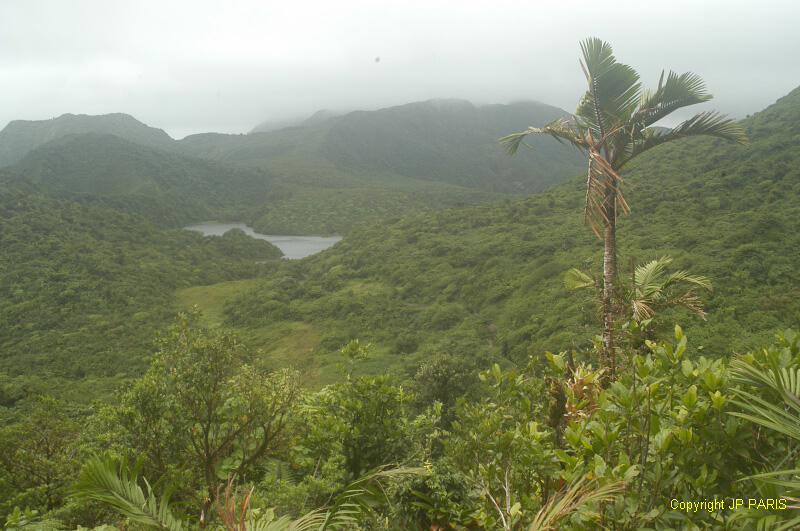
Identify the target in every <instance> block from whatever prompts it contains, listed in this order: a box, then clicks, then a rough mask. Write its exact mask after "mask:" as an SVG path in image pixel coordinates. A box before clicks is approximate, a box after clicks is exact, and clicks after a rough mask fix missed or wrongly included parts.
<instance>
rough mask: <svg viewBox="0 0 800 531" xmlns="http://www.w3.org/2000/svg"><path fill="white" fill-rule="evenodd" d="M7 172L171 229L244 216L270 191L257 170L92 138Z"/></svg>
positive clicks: (66, 139)
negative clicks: (193, 223) (199, 222)
mask: <svg viewBox="0 0 800 531" xmlns="http://www.w3.org/2000/svg"><path fill="white" fill-rule="evenodd" d="M7 171H8V172H10V173H13V174H15V175H17V176H18V177H19V178H20V179H23V180H25V181H28V182H30V183H33V184H34V185H36V186H37V188H38V189H39V190H40V191H42V192H44V193H46V194H48V195H52V196H55V197H61V198H70V199H80V200H82V201H85V202H95V203H100V204H103V205H106V206H111V207H116V208H121V209H123V210H127V211H130V212H133V213H138V214H142V215H145V216H146V217H148V218H149V219H150V220H151V221H153V222H156V223H159V224H162V225H171V226H176V225H179V224H181V223H186V222H190V221H200V220H207V219H215V218H224V217H232V218H233V219H246V218H247V214H248V212H249V211H251V210H252V209H253V208H255V207H256V206H261V205H263V204H264V203H265V202H267V201H268V198H269V194H270V190H271V188H272V182H271V181H272V180H271V179H270V176H269V175H266V174H265V173H264V172H262V171H258V170H252V169H240V168H236V167H231V166H226V165H223V164H220V163H217V162H213V161H208V160H202V159H198V158H193V157H187V156H183V155H179V154H176V153H173V152H168V151H164V150H162V149H157V148H152V147H147V146H144V145H140V144H137V143H134V142H131V141H128V140H126V139H123V138H120V137H117V136H113V135H107V134H97V133H87V134H80V135H75V134H72V135H67V136H63V137H60V138H58V139H56V140H52V141H50V142H48V143H46V144H44V145H42V146H39V147H38V148H36V149H34V150H33V151H31V152H30V153H28V154H27V155H25V157H23V159H22V160H20V161H19V162H18V163H17V164H15V165H14V166H11V167H10V168H7Z"/></svg>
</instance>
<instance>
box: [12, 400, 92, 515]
mask: <svg viewBox="0 0 800 531" xmlns="http://www.w3.org/2000/svg"><path fill="white" fill-rule="evenodd" d="M73 409H74V408H70V407H69V406H68V405H67V404H65V403H63V402H61V401H58V400H55V399H53V398H51V397H47V396H43V397H39V398H37V399H34V400H33V401H32V403H31V404H29V405H28V406H27V407H24V408H20V409H19V411H18V412H17V416H18V417H19V418H18V420H17V422H13V423H8V424H6V425H4V426H3V427H2V428H0V499H2V500H3V501H2V503H0V515H2V514H9V513H10V512H12V509H14V507H15V506H20V507H27V508H30V509H32V510H34V511H39V512H40V513H45V512H47V511H50V510H53V509H55V508H57V507H60V506H61V505H62V504H64V501H65V496H66V491H67V488H68V486H69V482H70V476H72V475H73V474H74V473H75V472H77V468H78V463H77V460H78V459H79V456H80V454H79V449H78V438H79V434H80V431H79V430H80V424H79V423H78V419H77V418H76V415H75V412H74V411H73Z"/></svg>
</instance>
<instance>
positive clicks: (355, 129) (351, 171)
mask: <svg viewBox="0 0 800 531" xmlns="http://www.w3.org/2000/svg"><path fill="white" fill-rule="evenodd" d="M566 115H567V113H566V112H565V111H563V110H561V109H558V108H556V107H551V106H549V105H544V104H541V103H535V102H522V103H515V104H511V105H484V106H476V105H473V104H472V103H470V102H468V101H464V100H430V101H425V102H417V103H410V104H407V105H400V106H396V107H389V108H386V109H380V110H377V111H356V112H351V113H348V114H345V115H342V116H327V117H325V119H313V117H312V119H309V120H307V121H305V122H304V123H303V124H301V125H299V126H296V127H289V128H284V129H280V130H277V131H270V132H254V133H251V134H248V135H218V134H205V135H193V136H189V137H187V138H185V139H183V140H181V141H180V142H179V143H178V146H179V149H182V150H184V151H185V152H187V153H191V154H194V155H197V156H204V157H211V158H215V159H220V160H224V161H227V162H236V163H240V164H247V165H251V166H261V167H269V168H271V169H276V170H282V171H284V172H286V173H289V174H296V175H297V176H298V177H299V178H301V179H303V178H305V176H304V175H303V174H304V173H306V169H307V168H308V169H312V171H313V169H314V167H323V168H326V171H327V172H328V173H329V176H330V177H331V180H333V181H336V182H340V181H342V180H344V181H345V182H346V181H348V180H351V179H353V178H355V179H359V178H360V179H362V180H366V181H370V182H375V181H390V182H391V181H395V180H397V178H398V176H400V177H408V178H412V179H417V180H426V181H433V182H441V183H446V184H451V185H458V186H463V187H468V188H474V189H478V190H484V191H490V192H500V193H529V192H531V191H537V190H542V189H544V188H546V187H547V186H549V185H552V184H554V183H557V182H561V181H563V179H564V178H565V177H566V176H569V175H573V174H575V173H576V172H578V171H581V170H582V165H581V162H580V157H579V154H578V153H576V152H575V151H574V150H570V149H569V148H567V147H565V146H562V145H560V144H558V143H557V142H555V141H552V140H548V139H537V140H535V141H534V145H535V146H536V148H537V149H536V150H535V151H531V152H530V153H527V154H525V155H524V156H522V157H520V158H518V159H511V158H508V157H506V156H505V154H504V153H503V151H502V149H501V148H500V146H498V145H497V138H498V137H499V136H501V135H502V134H504V133H506V132H507V131H514V130H517V129H520V128H524V127H527V126H529V125H544V124H545V123H548V122H550V121H552V120H554V119H556V118H559V117H562V116H566Z"/></svg>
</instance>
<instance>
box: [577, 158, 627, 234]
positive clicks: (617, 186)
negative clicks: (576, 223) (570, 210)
mask: <svg viewBox="0 0 800 531" xmlns="http://www.w3.org/2000/svg"><path fill="white" fill-rule="evenodd" d="M612 189H613V190H612ZM612 191H613V197H614V201H613V204H614V207H615V208H614V209H613V215H612V213H611V212H612V209H611V208H610V207H609V205H608V203H610V202H611V201H610V200H609V196H610V195H612V194H610V193H609V192H612ZM618 213H622V214H628V213H630V207H629V206H628V202H627V201H626V200H625V196H624V195H623V193H622V177H621V176H620V174H619V173H618V172H617V171H616V170H615V169H614V168H613V166H612V165H611V163H610V162H608V160H606V158H605V157H604V156H603V155H602V154H601V153H600V151H599V150H597V149H595V148H593V147H592V148H590V149H589V170H588V172H587V176H586V202H585V205H584V219H585V221H586V225H588V226H589V228H591V229H592V232H594V234H595V235H596V236H597V237H598V238H601V237H602V235H601V230H602V228H603V227H605V226H607V225H608V223H609V222H610V221H611V218H612V217H616V216H617V215H618Z"/></svg>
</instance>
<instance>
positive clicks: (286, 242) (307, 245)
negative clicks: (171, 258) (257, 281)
mask: <svg viewBox="0 0 800 531" xmlns="http://www.w3.org/2000/svg"><path fill="white" fill-rule="evenodd" d="M183 229H184V230H190V231H194V232H199V233H201V234H203V236H222V235H223V234H225V233H226V232H228V231H229V230H233V229H239V230H241V231H242V232H244V233H245V234H247V235H248V236H250V237H251V238H255V239H257V240H265V241H268V242H270V243H271V244H273V245H274V246H275V247H277V248H278V249H280V250H281V252H282V253H283V258H284V259H286V260H301V259H303V258H306V257H308V256H312V255H314V254H317V253H320V252H322V251H324V250H326V249H329V248H330V247H332V246H334V245H335V244H336V243H338V242H339V241H341V239H342V237H341V236H310V235H309V236H300V235H282V234H261V233H259V232H256V231H255V230H254V229H253V228H252V227H250V226H249V225H247V224H245V223H240V222H227V223H220V222H217V221H206V222H203V223H194V224H192V225H187V226H185V227H183Z"/></svg>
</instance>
